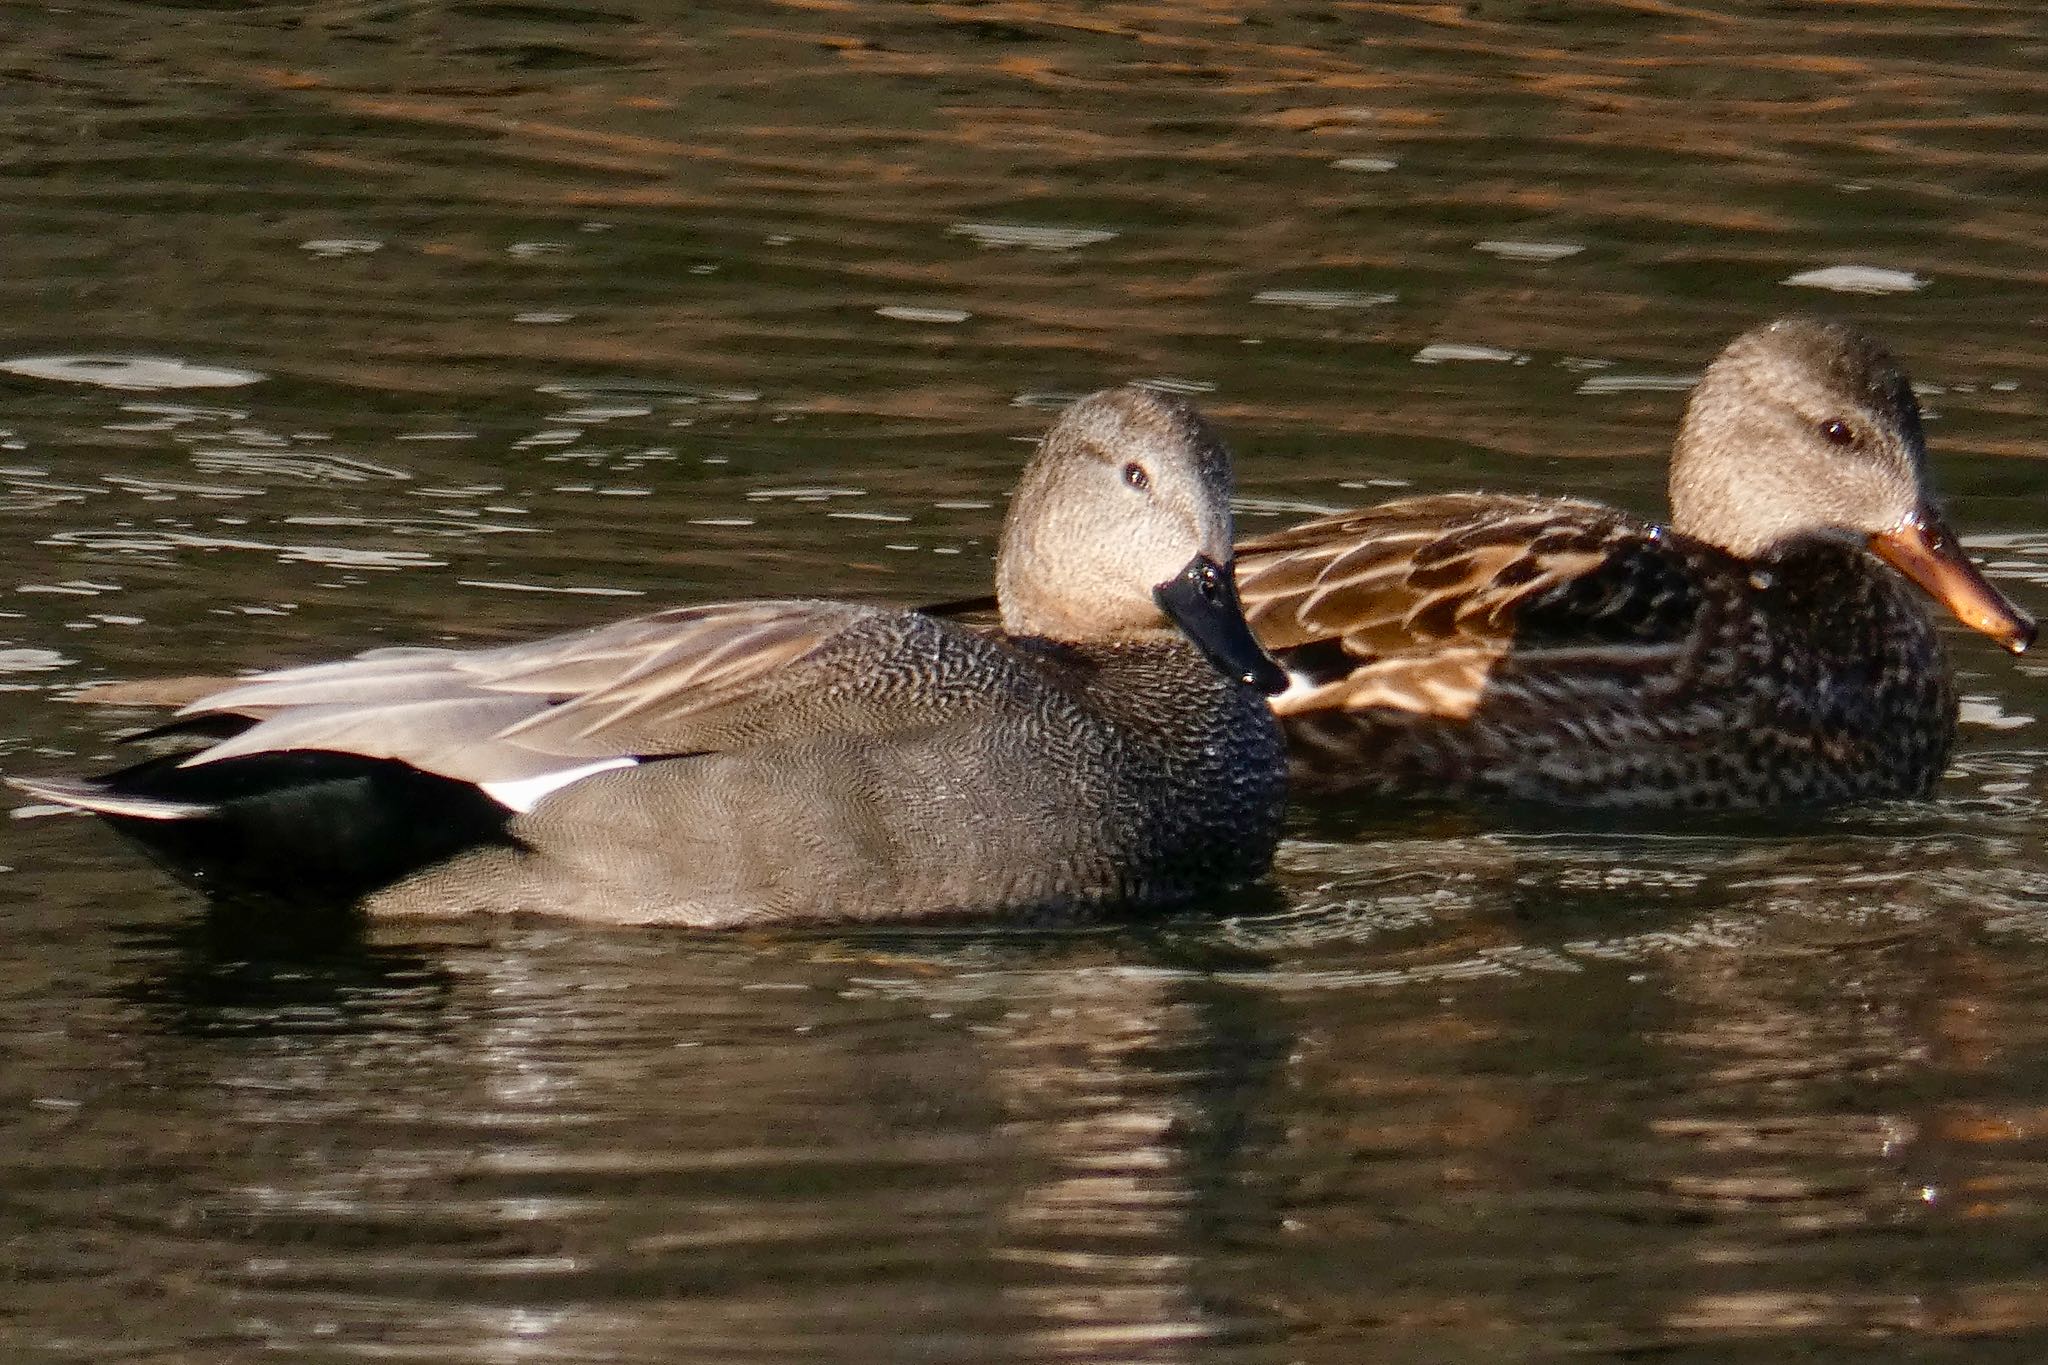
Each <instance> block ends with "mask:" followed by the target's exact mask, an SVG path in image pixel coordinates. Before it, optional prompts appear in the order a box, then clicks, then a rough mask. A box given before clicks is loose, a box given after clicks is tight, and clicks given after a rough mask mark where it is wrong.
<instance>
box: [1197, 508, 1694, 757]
mask: <svg viewBox="0 0 2048 1365" xmlns="http://www.w3.org/2000/svg"><path fill="white" fill-rule="evenodd" d="M1674 539H1675V538H1674V537H1673V536H1672V533H1670V532H1668V531H1665V530H1664V529H1662V528H1660V527H1655V526H1651V525H1647V524H1645V523H1642V522H1638V521H1636V520H1634V519H1632V518H1630V517H1628V516H1625V515H1624V514H1622V513H1620V512H1617V511H1615V510H1614V509H1612V508H1609V507H1604V506H1602V505H1600V504H1598V503H1592V502H1581V501H1576V500H1568V499H1558V498H1537V497H1515V496H1500V495H1494V494H1481V493H1457V494H1445V495H1440V496H1433V497H1420V498H1408V499H1403V500H1401V501H1398V502H1390V503H1385V504H1382V505H1380V506H1377V507H1370V508H1366V509H1363V510H1361V511H1356V512H1343V513H1337V514H1335V515H1332V516H1328V517H1321V518H1318V519H1316V520H1314V521H1309V522H1305V523H1303V524H1302V525H1299V526H1294V527H1291V528H1289V529H1287V530H1284V531H1281V532H1278V533H1277V534H1274V535H1271V536H1265V537H1262V538H1260V539H1257V540H1253V541H1249V542H1247V543H1245V544H1243V545H1240V546H1239V547H1238V552H1237V575H1238V593H1239V595H1240V596H1241V597H1242V599H1243V601H1244V606H1245V614H1246V617H1247V618H1248V619H1249V620H1250V621H1251V624H1252V629H1253V631H1254V632H1255V633H1256V634H1257V635H1258V637H1259V639H1260V641H1261V642H1262V643H1264V644H1265V645H1266V647H1267V648H1268V649H1270V650H1272V651H1274V653H1275V655H1276V656H1277V657H1278V658H1279V659H1280V661H1281V663H1282V664H1283V666H1285V667H1286V668H1287V670H1288V672H1289V673H1290V674H1291V675H1292V677H1293V679H1294V685H1293V686H1291V687H1290V688H1289V689H1288V690H1287V691H1286V692H1284V693H1282V694H1281V695H1280V696H1277V697H1275V698H1273V707H1274V710H1275V711H1277V712H1278V713H1280V714H1281V715H1283V716H1287V715H1297V714H1303V713H1309V712H1321V711H1364V710H1368V709H1372V708H1381V707H1386V708H1392V709H1395V710H1399V711H1407V712H1413V713H1416V714H1419V715H1430V716H1440V717H1446V718H1453V719H1462V718H1466V717H1469V716H1470V715H1471V714H1472V713H1473V711H1474V710H1475V709H1476V708H1477V706H1478V705H1479V702H1480V699H1481V696H1482V694H1484V693H1485V692H1486V690H1487V688H1488V686H1489V684H1490V683H1491V682H1493V681H1494V680H1495V678H1496V675H1497V674H1498V673H1499V671H1500V670H1501V668H1502V666H1503V661H1505V660H1507V659H1509V657H1510V656H1513V658H1514V661H1515V665H1516V672H1517V674H1518V676H1521V677H1524V678H1532V679H1545V678H1551V679H1563V678H1567V677H1570V676H1573V675H1586V674H1590V673H1596V672H1597V673H1601V674H1607V675H1615V674H1619V675H1621V676H1624V677H1626V676H1627V675H1631V674H1634V675H1637V676H1647V675H1653V674H1654V673H1655V671H1656V670H1658V669H1660V668H1668V666H1669V665H1670V664H1671V662H1672V661H1673V659H1674V657H1675V655H1676V654H1677V653H1678V652H1680V651H1682V650H1683V649H1684V647H1685V641H1686V637H1687V633H1688V631H1689V630H1690V629H1691V626H1692V622H1693V619H1694V615H1695V613H1696V611H1697V609H1698V602H1697V596H1696V591H1695V589H1694V586H1693V584H1692V583H1691V581H1690V574H1689V570H1688V565H1687V563H1686V552H1684V551H1680V550H1678V549H1677V548H1676V547H1675V546H1674V544H1673V541H1674ZM1681 539H1682V538H1681Z"/></svg>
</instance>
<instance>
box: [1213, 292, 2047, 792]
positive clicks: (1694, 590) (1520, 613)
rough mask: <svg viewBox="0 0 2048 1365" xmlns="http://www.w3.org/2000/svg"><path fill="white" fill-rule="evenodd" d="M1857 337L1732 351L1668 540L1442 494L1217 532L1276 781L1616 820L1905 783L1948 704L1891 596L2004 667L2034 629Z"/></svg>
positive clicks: (1911, 620)
mask: <svg viewBox="0 0 2048 1365" xmlns="http://www.w3.org/2000/svg"><path fill="white" fill-rule="evenodd" d="M1925 466H1926V449H1925V444H1924V441H1923V438H1922V435H1921V426H1920V412H1919V407H1918V405H1917V403H1916V402H1915V400H1914V396H1913V390H1912V387H1911V385H1910V384H1909V383H1908V381H1907V378H1906V375H1905V373H1904V372H1903V371H1902V370H1901V369H1900V367H1899V365H1898V363H1897V362H1896V361H1895V360H1894V359H1893V358H1892V357H1891V356H1890V355H1889V354H1887V353H1886V351H1885V349H1884V348H1883V347H1882V346H1880V345H1879V344H1878V343H1877V342H1875V341H1873V340H1872V339H1870V338H1869V337H1867V336H1865V335H1862V334H1861V333H1859V332H1857V331H1855V330H1853V329H1851V328H1849V327H1846V326H1843V325H1841V324H1839V323H1834V322H1827V321H1819V320H1814V319H1807V318H1787V319H1782V320H1780V321H1776V322H1772V323H1769V324H1767V325H1765V326H1761V327H1758V328H1756V329H1754V330H1752V331H1749V332H1747V333H1745V334H1743V335H1742V336H1740V337H1737V338H1736V339H1735V340H1734V341H1733V342H1731V343H1729V345H1728V346H1727V348H1726V349H1725V350H1723V351H1722V352H1721V354H1720V355H1719V356H1718V357H1717V358H1716V359H1715V360H1714V361H1713V363H1712V364H1711V365H1710V366H1709V367H1708V369H1707V371H1706V373H1705V375H1704V376H1703V377H1702V379H1701V380H1700V383H1699V385H1698V387H1697V388H1696V389H1695V391H1694V392H1693V395H1692V398H1691V401H1690V404H1689V405H1688V407H1687V409H1686V413H1685V419H1684V422H1683V425H1682V427H1681V428H1680V431H1679V434H1678V439H1677V444H1676V447H1675V451H1674V455H1673V459H1672V464H1671V474H1670V485H1671V513H1672V515H1671V521H1670V524H1669V525H1668V526H1664V525H1657V524H1654V523H1651V522H1647V521H1643V520H1639V519H1637V518H1635V517H1632V516H1630V515H1628V514H1627V513H1624V512H1620V511H1616V510H1615V509H1613V508H1610V507H1605V506H1602V505H1600V504H1597V503H1593V502H1584V501H1578V500H1574V499H1568V498H1546V497H1524V496H1511V495H1510V496H1501V495H1493V494H1483V493H1457V494H1448V495H1444V496H1434V497H1416V498H1407V499H1403V500H1400V501H1397V502H1390V503H1386V504H1383V505H1381V506H1377V507H1370V508H1366V509H1364V510H1362V511H1355V512H1343V513H1338V514H1335V515H1332V516H1326V517H1322V518H1318V519H1317V520H1314V521H1310V522H1307V523H1305V524H1303V525H1299V526H1295V527H1292V528H1290V529H1288V530H1285V531H1281V532H1279V533H1278V534H1275V535H1270V536H1263V537H1260V538H1258V539H1255V540H1252V541H1249V542H1247V543H1245V544H1243V545H1240V546H1239V547H1238V584H1239V590H1240V593H1241V595H1242V598H1243V601H1244V605H1245V611H1246V614H1247V616H1248V618H1249V619H1250V621H1251V623H1252V628H1253V630H1254V631H1255V632H1256V633H1257V634H1258V637H1259V639H1260V641H1261V642H1262V643H1263V644H1264V645H1265V646H1266V648H1267V649H1269V650H1271V651H1272V652H1273V653H1274V655H1275V657H1277V658H1278V659H1279V660H1280V662H1281V664H1282V666H1283V667H1285V668H1286V669H1287V671H1288V673H1289V675H1290V678H1291V685H1290V686H1289V687H1288V688H1287V690H1286V691H1284V692H1282V693H1280V694H1278V695H1276V696H1274V697H1273V698H1272V704H1273V707H1274V710H1275V711H1276V712H1277V713H1278V715H1279V716H1280V717H1281V720H1282V722H1283V724H1284V726H1285V728H1286V731H1287V736H1288V740H1289V747H1290V751H1291V760H1292V770H1293V781H1294V784H1295V788H1296V790H1297V791H1298V792H1308V793H1312V794H1321V795H1325V796H1328V795H1334V794H1349V795H1354V796H1359V797H1365V798H1403V799H1415V798H1422V799H1443V800H1458V801H1470V800H1481V801H1487V800H1492V801H1504V802H1510V803H1522V802H1530V803H1539V804H1542V805H1550V806H1566V807H1580V808H1596V809H1597V808H1605V809H1615V810H1674V809H1684V810H1703V809H1721V810H1757V809H1764V808H1772V807H1786V806H1820V805H1828V804H1833V803H1840V802H1849V801H1857V800H1864V799H1872V798H1885V797H1924V796H1926V795H1927V794H1928V793H1929V792H1930V791H1931V789H1932V788H1933V786H1934V784H1935V781H1936V779H1937V778H1939V777H1940V775H1941V772H1942V770H1943V768H1944V767H1945V766H1946V764H1947V761H1948V755H1949V749H1950V746H1951V744H1952V743H1953V741H1954V737H1955V727H1956V696H1955V691H1954V688H1953V685H1952V683H1951V681H1950V676H1949V667H1948V661H1947V656H1946V654H1945V653H1944V651H1943V648H1942V645H1941V641H1940V639H1939V638H1938V636H1937V634H1936V631H1935V627H1934V624H1933V622H1932V621H1931V620H1930V619H1929V616H1928V612H1927V611H1926V609H1925V608H1924V606H1923V604H1922V601H1921V600H1920V598H1919V595H1918V594H1919V593H1920V592H1924V593H1925V594H1927V595H1928V596H1931V597H1932V598H1934V599H1935V600H1936V601H1938V602H1940V603H1941V604H1942V605H1943V606H1945V607H1947V608H1948V609H1949V610H1950V611H1951V612H1953V613H1954V614H1955V616H1956V617H1957V618H1958V619H1959V620H1961V621H1962V622H1963V623H1964V624H1965V625H1968V626H1970V627H1971V628H1973V629H1975V630H1978V631H1982V632H1983V633H1985V634H1987V635H1989V636H1991V637H1992V638H1993V639H1995V640H1997V641H1998V642H1999V643H2000V644H2002V645H2004V646H2005V647H2006V648H2008V649H2010V650H2012V651H2013V652H2015V653H2018V652H2019V651H2022V650H2024V649H2025V648H2026V647H2027V646H2028V645H2029V644H2030V643H2031V642H2032V641H2033V638H2034V623H2033V622H2032V620H2030V619H2029V618H2028V617H2027V616H2026V615H2025V614H2024V613H2022V612H2021V611H2020V610H2019V609H2018V608H2016V607H2015V606H2014V605H2013V604H2012V603H2010V602H2009V601H2007V600H2006V598H2005V597H2004V596H2003V595H2002V594H2001V593H2000V592H1999V591H1998V590H1997V589H1996V588H1994V587H1993V586H1992V585H1991V584H1990V583H1988V582H1987V581H1986V580H1985V579H1984V577H1983V576H1982V574H1980V573H1979V572H1978V570H1977V569H1976V568H1975V567H1974V566H1973V565H1972V564H1971V562H1970V561H1969V559H1968V558H1967V557H1966V556H1965V555H1964V553H1963V552H1962V550H1961V549H1960V548H1959V546H1958V544H1957V539H1956V536H1955V533H1954V532H1952V531H1951V530H1949V528H1948V526H1947V524H1946V523H1945V522H1944V521H1943V519H1942V517H1941V514H1940V511H1939V508H1938V506H1937V505H1936V502H1935V500H1934V498H1933V496H1932V494H1931V492H1930V491H1929V488H1928V484H1927V477H1926V468H1925Z"/></svg>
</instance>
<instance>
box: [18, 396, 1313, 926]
mask: <svg viewBox="0 0 2048 1365" xmlns="http://www.w3.org/2000/svg"><path fill="white" fill-rule="evenodd" d="M1230 491H1231V473H1230V458H1229V454H1228V452H1227V451H1226V450H1225V449H1224V447H1223V445H1222V443H1221V442H1220V441H1219V440H1218V439H1217V437H1216V436H1215V435H1214V434H1213V433H1212V432H1211V431H1210V429H1209V427H1208V426H1207V424H1206V423H1204V421H1203V420H1202V418H1201V417H1200V416H1199V414H1197V413H1196V412H1195V411H1194V410H1193V408H1191V407H1190V406H1188V405H1187V404H1186V403H1184V402H1182V401H1180V400H1178V399H1175V398H1172V397H1170V396H1167V395H1163V394H1160V393H1156V392H1150V391H1147V390H1143V389H1135V388H1126V389H1116V390H1110V391H1107V392H1104V393H1099V394H1096V395H1094V396H1092V397H1089V398H1085V399H1083V400H1081V401H1080V402H1078V403H1076V404H1074V405H1073V406H1072V407H1070V408H1068V409H1067V410H1066V411H1065V412H1064V413H1063V414H1062V415H1061V416H1060V418H1059V419H1058V421H1057V422H1056V423H1055V425H1054V426H1053V428H1052V429H1051V431H1050V432H1049V433H1048V434H1047V436H1046V437H1045V439H1044V441H1043V442H1042V443H1041V444H1040V446H1039V448H1038V451H1037V453H1036V455H1035V456H1034V457H1033V459H1032V460H1031V462H1030V464H1029V465H1028V467H1027V468H1026V469H1025V471H1024V473H1023V476H1022V481H1021V483H1020V484H1019V487H1018V490H1017V493H1016V496H1015V499H1014V500H1013V502H1012V504H1011V508H1010V512H1009V516H1008V519H1007V521H1006V523H1005V525H1004V529H1003V536H1002V542H1001V547H1000V553H999V555H998V558H997V575H998V585H999V597H1000V608H1001V614H1002V615H1001V620H1002V624H1001V629H1000V630H996V631H987V632H985V631H980V630H976V629H971V628H968V627H965V626H962V625H957V624H954V623H950V622H946V621H941V620H937V619H934V618H933V617H931V616H928V615H924V614H919V613H916V612H911V611H898V610H888V609H880V608H875V607H869V606H856V605H851V604H847V603H841V602H828V601H754V602H736V603H726V604H720V605H715V606H693V607H682V608H677V609H674V610H669V611H663V612H658V613H656V614H654V615H651V616H643V617H640V618H638V619H635V620H629V621H622V622H619V623H617V624H613V625H606V626H600V627H598V628H596V629H593V630H588V631H584V632H581V633H577V634H571V635H564V636H558V637H555V638H551V639H545V640H540V641H536V642H532V643H526V644H515V645H508V646H505V647H502V648H495V649H481V650H468V651H463V650H448V649H379V650H373V651H371V652H369V653H367V654H363V655H359V656H357V657H356V658H354V659H350V660H346V661H343V662H339V663H329V664H321V665H314V666H311V667H305V668H292V669H285V670H282V671H279V672H272V673H261V674H257V675H254V676H252V677H248V678H245V679H240V680H237V681H235V682H233V684H232V685H230V686H228V687H226V688H225V689H224V690H220V691H216V692H213V693H211V694H210V695H205V696H202V697H200V698H199V699H198V700H196V701H193V702H191V703H190V704H188V705H185V706H184V707H183V709H182V710H181V711H180V712H179V713H178V718H177V719H176V720H174V721H173V722H172V723H171V724H170V725H168V726H165V727H160V728H159V730H157V731H154V732H151V733H152V734H153V735H156V736H158V737H162V736H164V735H170V736H172V737H188V736H189V737H191V738H192V739H194V740H195V741H204V740H208V739H210V740H211V741H212V742H211V743H210V744H203V746H202V747H197V748H190V747H188V748H187V749H186V751H184V752H182V753H173V754H169V755H164V756H160V757H156V758H153V759H151V760H149V761H147V762H143V763H140V764H138V765H136V766H134V767H131V768H128V769H126V770H124V771H122V772H118V773H115V774H113V775H111V776H108V777H105V778H102V779H99V780H98V781H94V782H58V781H38V780H26V781H24V780H17V781H16V785H17V786H20V787H21V788H23V789H24V790H26V791H28V792H30V793H32V794H34V795H36V796H38V797H41V798H43V799H44V800H47V801H52V802H56V803H59V804H62V805H66V806H72V807H76V808H79V809H81V810H87V811H92V812H95V813H97V814H99V815H102V816H104V817H106V818H107V819H108V820H110V821H111V822H113V823H114V824H115V825H117V826H119V827H120V828H121V829H122V830H123V831H124V832H125V833H128V834H130V835H132V836H134V837H135V838H136V839H138V840H139V841H141V842H142V843H143V844H144V845H146V846H147V847H149V848H150V849H151V850H152V851H153V852H155V853H156V854H158V855H159V857H160V858H161V859H162V860H163V861H165V862H166V863H168V864H169V865H171V866H172V867H173V868H174V869H177V870H180V871H181V872H182V873H183V874H184V875H186V876H187V877H188V878H190V879H192V880H194V881H195V882H196V883H197V884H199V885H200V886H201V887H202V888H207V889H212V890H216V891H217V892H220V893H221V894H223V895H226V894H233V895H237V896H246V895H248V894H251V893H252V892H253V893H258V894H260V895H262V896H263V897H265V898H274V897H278V896H283V897H285V898H287V899H292V900H325V901H336V902H340V901H347V902H354V903H357V904H359V905H360V906H361V908H363V909H364V910H366V911H368V912H370V913H372V914H377V913H390V914H406V913H411V914H450V913H462V912H470V911H487V910H519V911H528V912H539V913H549V914H558V915H567V916H573V917H579V918H583V919H588V920H596V921H609V922H618V923H627V922H633V923H669V924H678V925H688V926H699V927H719V926H735V925H758V924H771V923H787V922H800V921H801V922H809V921H830V920H880V919H891V920H894V919H919V918H931V917H936V916H944V915H971V914H990V913H996V912H1044V913H1050V914H1062V915H1072V914H1085V913H1088V912H1091V911H1097V910H1106V909H1109V908H1113V907H1116V908H1129V907H1151V906H1163V905H1169V904H1174V903H1178V902H1182V901H1185V900H1188V899H1189V898H1191V897H1195V896H1198V895H1201V894H1204V893H1207V892H1211V891H1216V890H1221V889H1226V888H1230V887H1234V886H1238V885H1240V884H1242V883H1245V882H1248V881H1250V880H1252V879H1254V878H1256V877H1258V876H1259V875H1260V874H1261V873H1262V872H1263V871H1264V870H1265V868H1266V865H1267V862H1268V860H1269V859H1270V858H1271V855H1272V852H1273V848H1274V845H1275V843H1276V842H1277V840H1278V837H1279V827H1280V817H1281V813H1282V806H1283V804H1284V799H1285V769H1286V759H1285V747H1284V742H1283V741H1282V739H1281V736H1280V733H1279V729H1278V726H1277V725H1276V724H1275V722H1274V720H1273V717H1272V714H1271V712H1270V711H1269V710H1268V709H1267V707H1266V704H1265V701H1264V697H1263V692H1265V691H1270V690H1274V689H1277V688H1278V687H1281V686H1283V685H1285V681H1286V679H1285V676H1284V675H1283V674H1281V673H1280V672H1279V670H1278V669H1277V668H1276V667H1275V666H1274V664H1273V662H1272V660H1271V659H1270V658H1268V657H1267V656H1266V655H1265V654H1264V653H1263V652H1261V651H1260V649H1259V647H1258V645H1257V644H1256V642H1255V641H1254V640H1253V638H1252V635H1251V633H1250V631H1249V630H1248V629H1247V628H1246V626H1245V622H1244V618H1243V616H1242V614H1241V611H1240V608H1239V606H1238V601H1237V597H1236V594H1235V591H1234V589H1233V587H1232V582H1231V573H1230V567H1231V548H1230V547H1231V521H1230V511H1229V498H1230ZM128 699H130V700H133V699H134V694H133V693H132V692H131V693H130V694H129V697H128Z"/></svg>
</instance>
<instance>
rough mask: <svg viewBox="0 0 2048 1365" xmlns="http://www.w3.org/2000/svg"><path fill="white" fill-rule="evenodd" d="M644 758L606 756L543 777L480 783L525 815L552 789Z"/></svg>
mask: <svg viewBox="0 0 2048 1365" xmlns="http://www.w3.org/2000/svg"><path fill="white" fill-rule="evenodd" d="M639 761H640V760H639V759H637V758H606V759H600V760H599V761H597V762H596V763H585V764H582V765H580V766H578V767H574V768H557V769H556V770H555V771H554V772H551V773H542V774H541V775H540V776H539V777H521V778H517V779H514V780H512V781H507V782H479V783H477V787H478V789H479V790H481V791H482V792H483V794H484V795H485V796H488V797H490V798H491V800H493V801H495V802H497V803H498V804H499V805H501V806H503V807H504V808H505V809H506V810H516V811H518V812H519V813H520V814H521V815H528V814H531V813H532V811H533V808H534V807H535V806H537V805H539V804H540V800H541V798H542V797H544V796H546V795H547V794H548V793H550V792H557V791H560V790H561V789H562V788H564V787H566V786H568V785H569V784H570V783H572V782H581V781H582V780H583V779H584V778H586V777H591V776H594V775H595V774H597V773H603V772H610V771H611V770H612V769H613V768H630V767H633V766H634V765H635V764H637V763H638V762H639Z"/></svg>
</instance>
